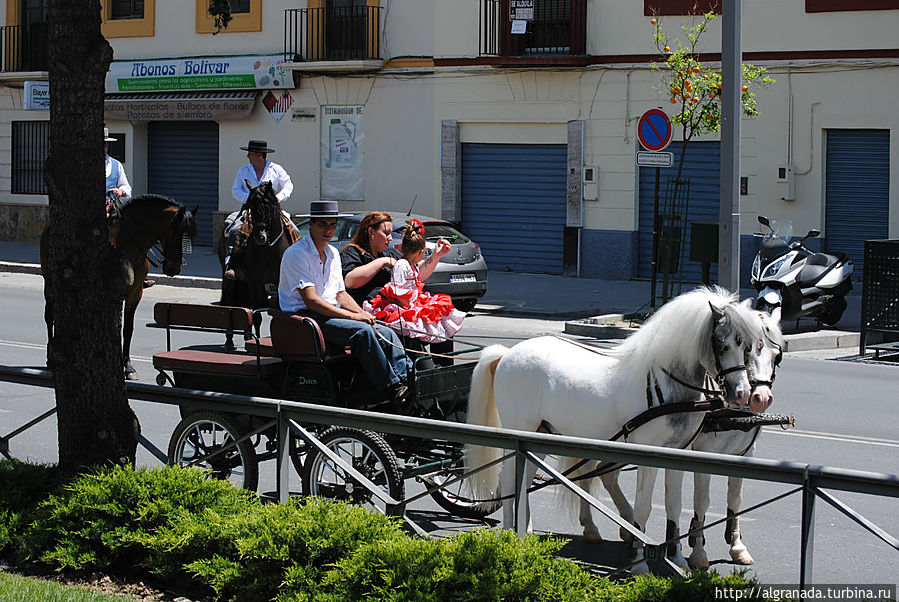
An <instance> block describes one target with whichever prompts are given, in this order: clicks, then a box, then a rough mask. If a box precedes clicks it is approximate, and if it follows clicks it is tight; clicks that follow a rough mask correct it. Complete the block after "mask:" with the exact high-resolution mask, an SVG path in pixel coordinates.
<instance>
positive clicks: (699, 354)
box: [616, 286, 761, 371]
mask: <svg viewBox="0 0 899 602" xmlns="http://www.w3.org/2000/svg"><path fill="white" fill-rule="evenodd" d="M737 299H738V297H737V295H736V294H735V293H731V292H730V291H727V290H725V289H723V288H721V287H718V286H715V287H712V288H707V287H700V288H697V289H695V290H692V291H690V292H688V293H685V294H683V295H680V296H678V297H675V298H674V299H672V300H671V301H669V302H668V303H666V304H665V305H663V306H662V307H661V308H660V309H659V310H658V311H656V312H655V313H654V314H653V315H652V317H650V318H649V320H647V321H646V323H645V324H643V326H642V327H640V329H639V330H638V331H637V332H635V333H634V334H632V335H631V336H629V337H628V338H627V339H625V341H624V342H623V343H622V344H621V345H620V346H619V347H618V349H617V350H616V355H619V354H620V355H623V356H627V358H628V359H629V360H630V361H629V363H630V364H631V365H633V366H634V367H635V369H636V370H639V371H643V370H647V369H648V368H649V367H650V366H651V365H658V366H668V367H670V366H677V365H680V366H696V365H698V364H700V363H701V360H702V359H703V358H706V357H709V356H711V354H712V348H711V345H712V343H711V336H712V319H711V309H710V307H709V304H712V305H714V306H715V307H717V308H719V309H722V310H725V311H727V314H728V318H729V319H731V321H732V323H733V327H734V328H735V329H736V330H737V332H738V333H740V334H741V335H742V336H743V338H744V340H753V339H758V338H760V336H761V325H760V324H759V322H758V318H757V317H756V316H755V315H754V314H755V312H754V311H753V310H751V309H749V308H748V307H745V306H743V305H741V304H738V303H736V301H737ZM726 308H732V310H730V311H728V310H727V309H726Z"/></svg>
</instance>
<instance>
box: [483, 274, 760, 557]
mask: <svg viewBox="0 0 899 602" xmlns="http://www.w3.org/2000/svg"><path fill="white" fill-rule="evenodd" d="M735 301H736V296H735V295H732V294H730V293H728V292H727V291H724V290H723V289H718V288H717V287H716V288H715V289H706V288H701V289H697V290H695V291H692V292H690V293H687V294H685V295H681V296H680V297H677V298H675V299H673V300H672V301H670V302H669V303H667V304H666V305H665V306H663V307H662V308H661V309H659V310H658V311H657V312H656V313H655V314H654V315H653V316H652V318H651V319H649V320H648V321H647V322H646V323H645V324H644V325H643V327H642V328H640V330H639V331H637V332H636V333H635V334H633V335H631V336H630V337H628V339H627V340H625V342H624V343H622V345H620V346H619V347H618V348H617V349H615V350H614V351H611V352H608V353H605V352H604V353H596V352H594V351H591V350H589V349H585V348H582V347H580V346H577V345H574V344H572V343H570V342H567V341H564V340H562V339H559V338H556V337H540V338H537V339H529V340H527V341H523V342H521V343H519V344H517V345H515V346H514V347H513V348H512V349H507V348H506V347H503V346H501V345H493V346H491V347H488V348H486V349H484V351H483V352H482V353H481V358H480V360H479V361H478V364H477V366H476V367H475V369H474V373H473V375H472V382H471V393H470V397H469V403H468V422H469V423H470V424H482V425H487V426H494V427H500V426H502V427H505V428H511V429H518V430H525V431H538V430H543V431H549V432H553V433H561V434H565V435H574V436H580V437H590V438H595V439H610V438H612V437H613V436H614V435H615V434H616V433H617V432H618V431H619V430H620V429H621V427H622V426H623V425H624V424H625V423H627V422H628V421H629V420H631V419H632V418H634V417H636V416H637V415H639V414H640V413H641V412H643V411H644V410H646V408H647V406H653V405H660V404H664V403H671V402H683V401H698V400H699V399H700V396H701V390H702V386H703V382H704V379H705V375H706V374H707V373H708V374H710V375H712V376H713V377H714V378H715V379H716V381H717V382H718V383H719V385H720V387H721V389H722V390H723V391H724V398H725V401H726V402H727V403H728V404H729V405H734V406H739V407H745V406H747V405H748V404H749V403H750V396H751V386H750V383H749V377H748V375H747V372H746V358H747V357H748V356H749V355H750V354H751V353H752V352H753V350H754V349H756V347H757V343H758V341H759V339H760V336H761V335H760V333H759V329H758V328H757V322H758V318H757V317H756V315H755V312H754V311H752V310H751V309H749V308H748V307H746V306H743V305H740V304H737V303H736V302H735ZM650 385H651V386H650ZM702 419H703V413H702V412H685V413H678V414H671V415H667V416H664V417H661V418H658V419H655V420H653V421H651V422H649V423H647V424H645V425H643V426H641V427H640V428H639V429H637V430H636V431H634V432H633V433H631V434H630V435H629V436H628V437H627V440H628V441H630V442H633V443H643V444H650V445H662V446H668V447H683V446H686V445H687V444H688V443H689V442H690V440H691V438H692V437H693V435H694V434H695V433H696V431H697V430H698V428H699V427H700V424H701V422H702ZM502 453H503V452H502V451H501V450H499V449H495V448H486V447H481V446H473V445H469V446H466V469H467V470H471V469H474V468H479V467H481V466H484V465H486V464H488V463H490V462H493V461H495V460H498V459H499V458H500V457H501V456H502ZM535 472H536V467H535V466H534V465H533V464H531V463H528V465H527V467H526V470H525V474H524V479H523V481H522V483H523V486H522V488H523V489H526V488H527V485H528V484H530V483H531V482H532V481H533V478H534V474H535ZM499 473H500V468H499V466H494V467H491V468H488V469H486V470H483V471H481V472H479V473H477V474H476V475H475V476H474V477H473V481H474V482H473V483H472V486H473V489H474V490H475V491H476V493H477V494H478V495H481V496H483V495H492V494H495V493H496V489H497V482H498V481H500V487H499V489H500V494H501V495H502V496H507V495H509V494H511V493H512V491H513V490H514V487H515V485H514V481H515V477H514V470H513V469H512V464H511V463H510V462H506V463H505V466H503V467H502V474H501V475H500V474H499ZM654 480H655V470H654V469H653V470H651V471H650V472H647V473H646V477H645V478H644V479H640V480H638V488H637V497H636V503H635V518H636V521H635V524H636V526H637V528H639V529H643V528H644V526H645V525H646V520H647V519H648V518H649V514H650V510H651V505H650V502H651V494H652V486H653V484H654ZM641 481H642V482H641ZM522 503H523V504H524V505H525V512H527V496H526V495H524V496H523V499H522ZM513 504H514V502H513V501H512V500H511V499H508V498H507V499H505V500H504V502H503V523H504V526H506V527H510V526H511V525H512V524H513ZM638 554H639V555H640V556H639V558H638V559H641V558H642V549H641V550H639V551H638Z"/></svg>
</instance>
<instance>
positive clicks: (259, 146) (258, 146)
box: [240, 140, 275, 153]
mask: <svg viewBox="0 0 899 602" xmlns="http://www.w3.org/2000/svg"><path fill="white" fill-rule="evenodd" d="M240 150H245V151H250V152H251V153H273V152H275V149H273V148H269V147H268V142H266V141H265V140H250V141H249V142H248V143H247V145H246V146H241V147H240Z"/></svg>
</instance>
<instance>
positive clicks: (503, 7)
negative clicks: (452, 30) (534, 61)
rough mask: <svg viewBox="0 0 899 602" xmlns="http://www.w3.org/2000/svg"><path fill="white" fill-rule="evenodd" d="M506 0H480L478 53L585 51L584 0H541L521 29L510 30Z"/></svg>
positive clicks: (507, 54) (585, 22) (521, 53)
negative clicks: (513, 31)
mask: <svg viewBox="0 0 899 602" xmlns="http://www.w3.org/2000/svg"><path fill="white" fill-rule="evenodd" d="M508 6H509V3H508V2H505V1H503V0H480V9H479V13H478V21H479V24H480V25H479V26H480V35H479V40H480V42H479V53H480V55H481V56H545V55H571V54H585V53H586V38H587V9H586V2H585V1H584V0H543V1H542V2H539V3H536V4H535V6H534V18H533V19H532V20H530V21H528V22H527V24H526V28H525V32H524V33H512V21H511V20H510V16H509V14H508V12H507V11H508Z"/></svg>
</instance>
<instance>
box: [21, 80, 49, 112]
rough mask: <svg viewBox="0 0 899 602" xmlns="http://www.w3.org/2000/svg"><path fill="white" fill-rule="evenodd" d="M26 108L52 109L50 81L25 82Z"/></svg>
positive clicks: (35, 109) (34, 109)
mask: <svg viewBox="0 0 899 602" xmlns="http://www.w3.org/2000/svg"><path fill="white" fill-rule="evenodd" d="M25 108H26V109H27V110H29V111H49V110H50V82H38V81H27V82H25Z"/></svg>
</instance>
